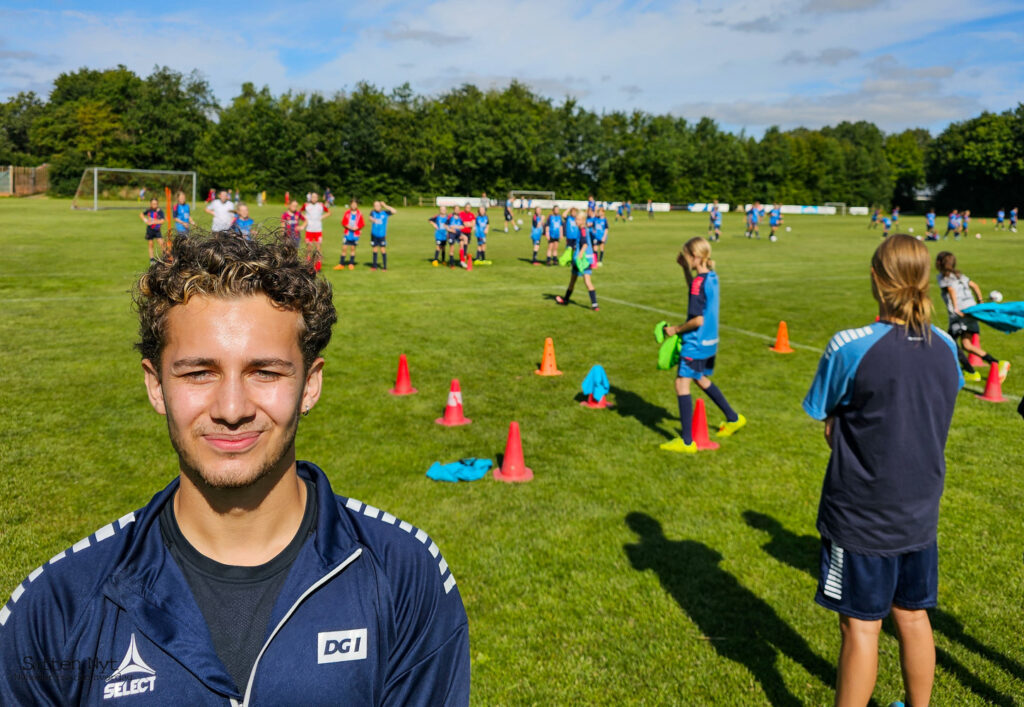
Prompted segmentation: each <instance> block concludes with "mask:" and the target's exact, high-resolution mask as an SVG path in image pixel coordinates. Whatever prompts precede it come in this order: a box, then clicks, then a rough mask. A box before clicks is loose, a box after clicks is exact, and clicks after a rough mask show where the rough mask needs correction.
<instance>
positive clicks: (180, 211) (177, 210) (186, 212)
mask: <svg viewBox="0 0 1024 707" xmlns="http://www.w3.org/2000/svg"><path fill="white" fill-rule="evenodd" d="M191 217H192V207H191V206H189V205H188V204H175V205H174V214H173V218H176V219H179V218H180V219H181V220H182V221H184V222H185V224H186V225H182V224H180V223H178V222H177V221H175V222H174V228H175V230H177V231H178V233H184V232H185V231H187V230H188V225H187V224H188V221H189V219H190V218H191Z"/></svg>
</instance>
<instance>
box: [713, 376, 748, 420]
mask: <svg viewBox="0 0 1024 707" xmlns="http://www.w3.org/2000/svg"><path fill="white" fill-rule="evenodd" d="M704 392H705V393H707V394H708V397H709V398H711V402H713V403H714V404H715V405H717V406H718V409H719V410H721V411H722V412H724V413H725V419H726V420H728V421H729V422H736V420H738V419H740V416H739V415H737V414H736V412H735V411H734V410H733V409H732V408H731V407H729V401H728V400H726V399H725V396H724V395H722V391H720V390H719V389H718V386H717V385H715V384H714V383H712V384H711V385H709V386H708V387H707V388H705V389H704Z"/></svg>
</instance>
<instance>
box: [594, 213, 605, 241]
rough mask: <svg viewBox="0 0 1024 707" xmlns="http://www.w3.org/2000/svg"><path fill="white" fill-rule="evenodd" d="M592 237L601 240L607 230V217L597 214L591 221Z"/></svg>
mask: <svg viewBox="0 0 1024 707" xmlns="http://www.w3.org/2000/svg"><path fill="white" fill-rule="evenodd" d="M593 229H594V238H595V239H597V240H599V241H603V240H604V238H605V236H606V235H607V231H608V219H606V218H604V217H601V216H598V217H596V218H595V219H594V223H593Z"/></svg>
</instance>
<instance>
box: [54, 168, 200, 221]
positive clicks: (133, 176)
mask: <svg viewBox="0 0 1024 707" xmlns="http://www.w3.org/2000/svg"><path fill="white" fill-rule="evenodd" d="M196 188H197V179H196V173H195V172H191V171H179V170H171V169H122V168H117V167H86V168H85V170H84V171H83V172H82V179H81V181H79V183H78V190H77V191H76V192H75V196H74V198H73V199H72V200H71V208H72V209H74V210H79V211H99V210H101V209H136V208H141V206H142V204H141V202H142V201H143V199H145V201H146V202H148V201H149V199H151V198H154V197H155V198H156V199H157V200H159V201H161V202H163V200H164V198H165V194H166V191H167V190H168V189H170V190H171V191H172V192H178V191H183V192H185V194H186V196H187V195H188V194H189V193H191V195H192V198H191V200H190V201H191V204H192V208H193V209H194V208H195V206H196ZM168 218H170V215H168Z"/></svg>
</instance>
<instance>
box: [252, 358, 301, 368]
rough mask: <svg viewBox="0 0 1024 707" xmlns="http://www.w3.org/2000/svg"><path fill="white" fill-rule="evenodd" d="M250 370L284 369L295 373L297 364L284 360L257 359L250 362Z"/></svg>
mask: <svg viewBox="0 0 1024 707" xmlns="http://www.w3.org/2000/svg"><path fill="white" fill-rule="evenodd" d="M248 367H249V368H283V369H285V370H286V371H294V370H295V364H294V363H292V362H291V361H289V360H287V359H283V358H256V359H253V360H252V361H249V366H248Z"/></svg>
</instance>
